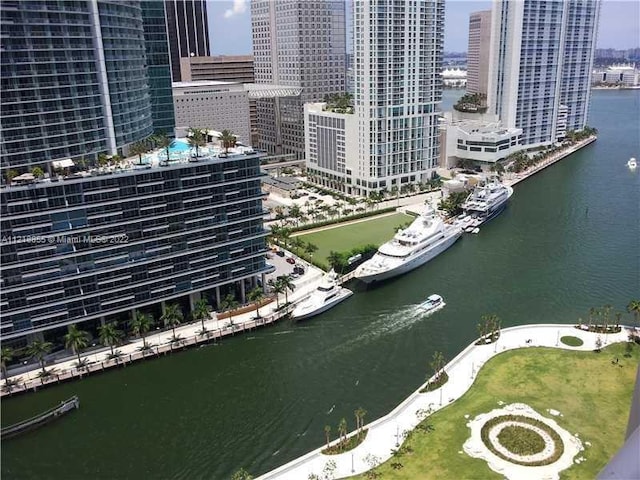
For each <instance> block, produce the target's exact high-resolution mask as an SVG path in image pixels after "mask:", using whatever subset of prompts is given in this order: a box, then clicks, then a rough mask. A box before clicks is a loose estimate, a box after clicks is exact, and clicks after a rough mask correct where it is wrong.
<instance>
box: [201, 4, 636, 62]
mask: <svg viewBox="0 0 640 480" xmlns="http://www.w3.org/2000/svg"><path fill="white" fill-rule="evenodd" d="M276 1H277V0H276ZM309 1H313V0H309ZM491 3H492V2H491V1H490V0H476V1H469V0H447V2H446V3H445V5H446V10H445V15H446V16H445V41H444V49H445V51H448V52H465V51H466V50H467V39H468V32H467V30H468V25H469V13H471V12H475V11H478V10H488V9H490V8H491ZM207 11H208V14H209V34H210V36H211V48H212V51H211V54H212V55H243V54H250V53H251V51H252V48H251V7H250V0H208V1H207ZM639 46H640V2H639V1H638V0H602V8H601V11H600V25H599V30H598V44H597V47H598V48H615V49H628V48H636V47H639Z"/></svg>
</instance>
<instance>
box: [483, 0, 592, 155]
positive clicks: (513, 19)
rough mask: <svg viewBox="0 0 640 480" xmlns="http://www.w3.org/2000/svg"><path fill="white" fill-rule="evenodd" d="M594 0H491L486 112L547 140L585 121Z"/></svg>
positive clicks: (531, 140) (531, 142) (530, 142)
mask: <svg viewBox="0 0 640 480" xmlns="http://www.w3.org/2000/svg"><path fill="white" fill-rule="evenodd" d="M599 9H600V2H598V1H597V0H580V1H573V2H565V1H562V0H525V1H514V0H495V2H494V8H493V10H492V32H491V53H490V62H489V63H490V72H489V78H490V82H489V83H490V89H489V92H488V106H489V112H490V113H494V114H497V115H498V117H499V118H500V120H501V121H502V122H503V124H504V125H505V126H506V127H514V128H521V129H522V130H523V144H524V145H525V146H527V147H535V146H540V145H549V144H551V143H554V142H557V141H558V140H560V139H562V138H563V136H564V134H565V132H566V130H567V129H568V130H582V129H583V128H584V126H585V125H586V124H587V118H588V113H589V101H590V95H591V88H590V82H591V71H592V67H593V56H594V50H595V43H596V28H597V22H598V15H599Z"/></svg>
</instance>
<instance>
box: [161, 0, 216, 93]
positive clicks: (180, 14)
mask: <svg viewBox="0 0 640 480" xmlns="http://www.w3.org/2000/svg"><path fill="white" fill-rule="evenodd" d="M164 1H165V8H166V15H167V32H168V35H169V54H170V56H171V71H172V73H173V81H174V82H180V81H182V78H181V75H180V59H181V58H185V57H206V56H209V55H210V54H211V53H210V49H209V19H208V17H207V2H206V0H164Z"/></svg>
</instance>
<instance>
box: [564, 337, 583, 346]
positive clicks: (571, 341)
mask: <svg viewBox="0 0 640 480" xmlns="http://www.w3.org/2000/svg"><path fill="white" fill-rule="evenodd" d="M560 341H561V342H562V343H564V344H565V345H569V346H570V347H580V346H582V345H583V344H584V342H583V341H582V339H580V338H578V337H572V336H570V335H566V336H564V337H560Z"/></svg>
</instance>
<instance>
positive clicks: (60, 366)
mask: <svg viewBox="0 0 640 480" xmlns="http://www.w3.org/2000/svg"><path fill="white" fill-rule="evenodd" d="M290 256H293V257H295V255H293V254H290ZM295 258H297V257H295ZM298 262H300V263H303V264H304V265H305V267H306V269H305V272H306V273H305V274H304V275H303V276H301V277H299V278H298V279H296V280H294V281H293V283H294V285H295V286H296V288H295V289H294V291H293V292H291V291H289V292H288V299H289V302H291V303H296V302H298V301H300V300H302V299H303V298H305V297H306V296H307V295H308V294H309V293H310V292H311V291H312V290H314V289H315V288H316V287H317V285H318V283H319V282H320V279H321V278H322V275H323V274H324V272H323V271H322V270H320V269H319V268H317V267H314V266H313V265H309V264H308V263H306V262H304V261H301V260H299V259H298ZM279 297H280V304H283V303H284V301H285V295H284V294H281V295H280V296H279ZM276 308H277V302H276V301H275V300H274V301H272V302H270V303H268V304H267V305H264V306H262V307H260V315H261V316H263V317H268V316H270V315H273V314H274V313H275V312H276ZM255 315H256V311H255V308H253V309H251V310H250V311H249V312H246V313H243V314H239V315H233V323H234V324H235V325H237V329H238V330H242V325H243V324H244V323H247V324H249V323H250V324H252V325H253V324H254V323H255V322H254V321H253V318H254V317H255ZM228 323H229V319H228V318H224V319H222V320H218V319H217V317H216V315H215V314H212V315H211V318H210V319H209V320H206V321H205V322H204V326H205V328H206V329H207V330H210V331H212V332H219V333H220V334H226V333H229V334H231V332H232V330H231V329H230V328H229V327H227V328H225V327H226V326H227V324H228ZM200 330H202V322H195V323H189V324H185V325H181V326H179V327H176V329H175V332H176V335H177V336H180V337H181V338H182V339H185V340H186V339H190V338H191V339H192V338H193V337H195V336H197V335H198V332H199V331H200ZM172 337H173V332H172V330H171V329H168V330H161V329H160V327H158V328H157V329H156V330H151V331H150V332H149V333H148V334H147V336H146V341H147V344H149V345H152V346H153V347H154V350H155V349H156V347H160V349H161V350H162V349H163V346H166V345H169V344H170V343H171V338H172ZM96 341H97V339H96ZM141 346H142V339H134V340H131V341H130V342H129V343H126V344H124V345H120V346H118V347H116V350H120V351H121V352H122V353H123V356H125V357H127V356H128V355H130V354H137V353H139V350H138V349H139V348H140V347H141ZM110 353H111V349H109V348H107V347H105V348H103V349H100V350H99V351H93V352H90V353H87V354H84V355H80V358H83V359H85V358H86V359H87V360H88V361H89V362H92V363H101V362H105V364H106V361H107V360H108V356H109V354H110ZM77 362H78V358H77V356H70V357H66V358H65V359H64V360H62V361H60V362H56V363H54V364H48V365H46V367H45V368H46V369H47V370H49V369H51V368H55V373H56V374H57V375H60V376H61V377H62V376H65V375H66V374H68V373H72V372H73V373H74V375H75V373H77V369H76V368H75V365H76V363H77ZM31 366H32V368H33V369H32V370H29V371H27V372H23V373H18V374H12V372H11V371H9V375H10V377H9V378H11V379H13V380H17V379H20V380H19V381H20V383H24V382H27V381H29V380H33V379H36V378H38V374H39V373H40V372H41V368H40V366H39V364H31ZM109 366H111V364H110V365H109ZM3 383H4V382H3ZM3 393H4V392H3Z"/></svg>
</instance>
